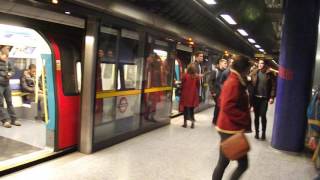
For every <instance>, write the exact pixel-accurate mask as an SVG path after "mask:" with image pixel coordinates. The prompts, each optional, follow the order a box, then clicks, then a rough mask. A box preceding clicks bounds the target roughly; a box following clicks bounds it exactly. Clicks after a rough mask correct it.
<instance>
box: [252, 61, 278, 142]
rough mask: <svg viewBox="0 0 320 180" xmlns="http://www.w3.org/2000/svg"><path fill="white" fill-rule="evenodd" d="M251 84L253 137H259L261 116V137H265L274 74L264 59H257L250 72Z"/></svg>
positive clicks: (272, 98)
mask: <svg viewBox="0 0 320 180" xmlns="http://www.w3.org/2000/svg"><path fill="white" fill-rule="evenodd" d="M250 77H251V85H252V91H253V94H252V99H253V103H252V105H253V111H254V125H255V131H256V134H255V138H256V139H259V138H260V137H259V124H260V121H259V119H260V117H261V124H262V135H261V139H262V140H265V139H266V127H267V117H266V116H267V109H268V102H269V103H270V104H273V102H274V97H275V94H276V92H275V89H276V85H275V76H274V73H273V72H272V71H270V70H269V69H268V68H267V66H266V65H265V61H264V60H259V62H258V69H255V70H253V71H252V73H251V74H250Z"/></svg>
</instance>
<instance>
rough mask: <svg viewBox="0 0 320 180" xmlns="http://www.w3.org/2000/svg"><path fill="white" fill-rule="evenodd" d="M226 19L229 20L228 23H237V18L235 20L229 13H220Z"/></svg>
mask: <svg viewBox="0 0 320 180" xmlns="http://www.w3.org/2000/svg"><path fill="white" fill-rule="evenodd" d="M220 16H221V17H222V18H223V19H224V20H225V21H227V23H229V24H231V25H235V24H237V23H236V21H235V20H233V18H232V17H231V16H230V15H228V14H221V15H220Z"/></svg>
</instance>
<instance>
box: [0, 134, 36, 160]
mask: <svg viewBox="0 0 320 180" xmlns="http://www.w3.org/2000/svg"><path fill="white" fill-rule="evenodd" d="M0 144H1V146H0V152H1V153H0V161H4V160H8V159H11V158H15V157H18V156H22V155H26V154H29V153H32V152H35V151H38V150H40V148H37V147H34V146H31V145H29V144H26V143H22V142H19V141H15V140H13V139H9V138H5V137H2V136H0Z"/></svg>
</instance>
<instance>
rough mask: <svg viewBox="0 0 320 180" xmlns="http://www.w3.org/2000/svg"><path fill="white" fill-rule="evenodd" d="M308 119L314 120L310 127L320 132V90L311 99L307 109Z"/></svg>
mask: <svg viewBox="0 0 320 180" xmlns="http://www.w3.org/2000/svg"><path fill="white" fill-rule="evenodd" d="M307 117H308V119H309V120H312V122H313V123H310V127H311V128H312V129H313V130H315V131H317V132H320V126H319V125H320V90H317V91H316V92H315V93H314V95H313V96H312V98H311V101H310V103H309V105H308V109H307Z"/></svg>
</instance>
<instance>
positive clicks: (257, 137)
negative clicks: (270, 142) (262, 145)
mask: <svg viewBox="0 0 320 180" xmlns="http://www.w3.org/2000/svg"><path fill="white" fill-rule="evenodd" d="M254 138H256V139H259V131H256V135H255V136H254Z"/></svg>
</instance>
